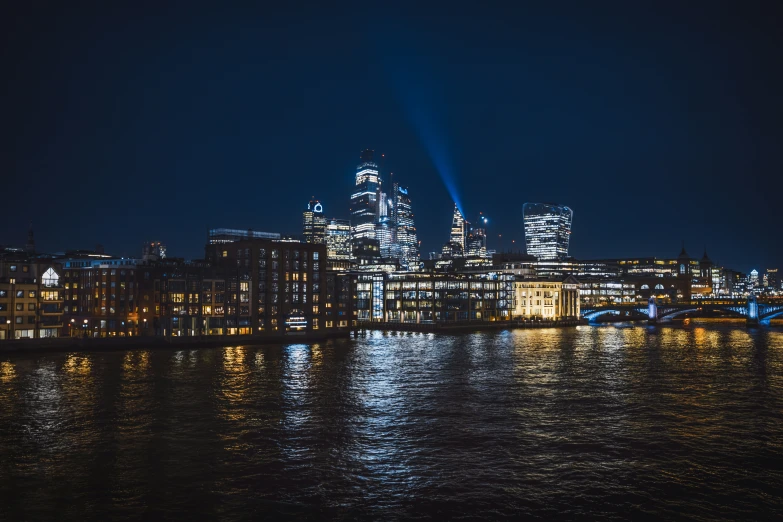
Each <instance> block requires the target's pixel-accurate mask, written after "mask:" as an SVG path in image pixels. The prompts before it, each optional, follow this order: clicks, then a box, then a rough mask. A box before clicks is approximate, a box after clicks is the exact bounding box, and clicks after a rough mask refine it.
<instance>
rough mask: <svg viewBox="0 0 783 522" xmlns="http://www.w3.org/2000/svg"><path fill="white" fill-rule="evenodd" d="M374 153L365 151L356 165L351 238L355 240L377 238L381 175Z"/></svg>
mask: <svg viewBox="0 0 783 522" xmlns="http://www.w3.org/2000/svg"><path fill="white" fill-rule="evenodd" d="M374 155H375V151H373V150H370V149H367V150H365V151H363V152H362V153H361V156H360V160H359V166H358V167H356V178H355V181H356V185H355V187H354V191H353V194H351V239H352V241H354V242H356V241H358V240H359V239H375V225H376V223H377V221H378V214H379V212H378V210H379V209H378V195H379V193H380V190H381V177H380V172H379V170H378V164H377V163H375V161H374Z"/></svg>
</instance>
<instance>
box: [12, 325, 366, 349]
mask: <svg viewBox="0 0 783 522" xmlns="http://www.w3.org/2000/svg"><path fill="white" fill-rule="evenodd" d="M350 334H351V332H350V330H348V329H341V330H336V331H330V332H287V333H277V332H275V333H268V334H260V335H211V336H200V337H199V336H191V337H171V338H167V337H146V336H138V337H99V338H94V337H86V338H79V337H57V338H49V339H12V340H2V341H0V353H6V352H63V351H66V352H72V351H85V352H90V351H112V350H129V349H134V350H148V349H152V348H174V349H177V350H181V349H190V348H214V347H220V346H234V345H244V346H252V345H263V344H295V343H315V342H320V341H326V340H328V339H335V338H347V337H349V336H350Z"/></svg>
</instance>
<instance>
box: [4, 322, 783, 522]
mask: <svg viewBox="0 0 783 522" xmlns="http://www.w3.org/2000/svg"><path fill="white" fill-rule="evenodd" d="M782 372H783V330H780V329H777V330H774V329H773V330H764V329H761V330H756V331H750V332H749V331H746V330H745V329H744V328H742V327H738V328H732V327H729V326H726V325H711V326H707V327H698V326H696V327H686V328H648V327H630V326H623V325H620V326H606V327H579V328H575V329H563V330H555V329H552V330H519V331H513V332H498V333H480V334H473V335H459V336H450V335H441V336H435V335H432V334H411V335H407V334H399V335H397V334H390V335H382V334H374V335H371V336H370V337H367V338H366V339H360V340H358V341H348V340H341V341H335V342H328V343H322V344H316V345H310V346H308V345H290V346H264V347H231V348H224V349H198V350H183V351H173V350H172V351H166V350H160V351H128V352H113V353H94V354H89V353H72V354H37V355H26V356H11V355H0V498H1V499H2V501H1V502H0V519H2V520H38V519H79V520H84V519H87V520H106V519H109V518H111V519H144V520H162V519H188V520H245V519H254V520H258V519H279V518H299V519H324V518H343V519H355V518H359V519H384V520H389V519H410V518H417V519H422V520H439V519H446V518H451V519H454V518H466V519H472V518H482V519H502V518H507V519H518V518H521V517H527V518H541V519H551V518H558V519H584V518H587V517H589V518H599V517H600V518H603V519H605V520H611V519H628V518H634V519H640V518H647V519H662V518H664V519H671V518H676V519H694V520H716V519H733V520H737V519H746V520H747V519H770V518H775V517H780V516H782V515H783V501H782V500H781V499H782V498H783V471H781V470H783V376H782Z"/></svg>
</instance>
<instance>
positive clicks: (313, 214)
mask: <svg viewBox="0 0 783 522" xmlns="http://www.w3.org/2000/svg"><path fill="white" fill-rule="evenodd" d="M302 234H303V235H304V242H305V243H315V244H317V245H322V244H324V243H325V242H326V217H324V207H323V205H321V202H320V201H316V200H312V201H310V202H309V203H308V204H307V208H306V209H305V211H304V212H302Z"/></svg>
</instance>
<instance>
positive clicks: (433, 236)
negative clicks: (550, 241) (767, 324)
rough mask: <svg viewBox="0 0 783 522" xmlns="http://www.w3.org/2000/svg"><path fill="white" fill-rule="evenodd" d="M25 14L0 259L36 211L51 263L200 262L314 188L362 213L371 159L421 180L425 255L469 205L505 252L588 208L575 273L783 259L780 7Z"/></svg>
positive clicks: (285, 219) (114, 9) (6, 147)
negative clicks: (565, 209)
mask: <svg viewBox="0 0 783 522" xmlns="http://www.w3.org/2000/svg"><path fill="white" fill-rule="evenodd" d="M15 3H18V4H28V5H27V6H26V7H23V8H22V7H19V6H17V7H15V8H14V9H15V11H8V9H9V6H8V5H6V6H5V7H3V8H1V9H2V12H0V27H2V44H3V45H2V51H0V52H2V71H3V81H2V82H0V92H1V93H2V96H0V111H2V113H0V117H1V118H2V122H3V125H2V127H3V134H4V138H3V146H2V150H3V151H4V152H3V153H2V154H1V155H0V156H1V158H2V159H1V160H0V161H2V164H0V172H2V175H1V176H2V177H1V178H0V179H1V181H2V189H3V198H2V202H3V203H2V208H3V210H4V212H3V219H2V220H0V243H2V244H14V245H19V246H21V245H23V244H24V242H25V240H26V231H27V225H28V222H29V221H30V220H32V221H33V223H34V227H35V234H36V241H37V246H38V249H39V250H41V251H49V252H55V251H62V250H65V249H69V248H93V247H94V246H95V244H97V243H102V244H103V245H105V247H106V250H107V251H108V252H111V253H116V254H124V255H132V256H138V255H140V252H141V243H142V242H143V241H144V240H159V241H162V242H164V243H166V244H167V245H168V248H169V254H170V255H173V256H182V257H186V258H197V257H201V256H202V255H203V245H204V242H205V237H206V230H207V229H208V228H209V227H219V226H226V227H237V228H243V229H244V228H253V229H255V230H266V231H279V232H282V233H284V234H299V233H301V211H302V210H303V208H304V206H305V205H306V204H307V202H308V201H309V199H310V198H311V197H312V196H315V197H316V198H318V199H320V200H321V201H322V202H323V204H324V208H325V212H326V214H327V215H328V216H330V217H331V216H334V217H343V218H347V217H348V207H349V197H350V193H351V189H352V185H353V176H354V172H355V167H356V164H357V162H358V159H359V153H360V151H361V150H362V149H364V148H373V149H375V150H376V151H377V152H378V153H383V154H385V171H386V172H387V173H388V172H389V171H391V172H393V173H394V176H395V178H396V179H397V180H399V182H400V183H401V184H403V185H408V186H409V188H410V194H411V198H412V202H413V206H414V212H415V215H416V224H417V227H418V231H419V237H420V239H421V240H422V253H423V255H424V256H426V253H427V252H429V251H432V250H440V247H441V246H442V244H443V243H444V242H445V241H446V240H447V238H448V234H449V227H450V224H451V212H452V207H453V200H454V199H457V200H458V202H459V204H460V206H461V207H462V208H463V210H464V211H465V213H466V215H467V218H468V219H472V218H474V217H475V216H476V215H477V214H478V212H479V211H483V212H484V213H485V214H486V215H488V216H489V218H490V245H489V246H490V248H503V249H509V248H511V247H512V243H511V241H512V240H516V243H514V244H513V247H514V248H515V249H517V248H523V238H524V235H523V230H522V214H521V213H522V204H523V203H524V202H525V201H545V202H557V203H563V204H567V205H569V206H571V207H572V208H573V209H574V225H573V235H572V242H571V254H572V255H574V256H575V257H577V258H580V259H589V258H599V257H617V256H637V255H638V256H643V255H650V256H652V255H656V256H660V257H669V256H672V257H673V256H676V255H677V254H678V253H679V250H680V244H681V241H682V240H685V242H686V247H687V249H688V251H689V252H690V253H691V255H698V256H701V254H702V251H703V248H704V246H705V245H706V246H707V249H708V251H709V254H710V256H711V257H712V258H713V260H715V261H717V262H719V263H721V264H723V265H725V266H728V267H733V268H735V269H739V270H743V271H748V270H750V269H751V268H757V269H759V270H763V269H765V268H768V267H776V266H779V267H780V268H783V244H782V243H781V241H780V228H781V223H783V206H781V202H782V201H783V198H782V197H781V186H782V185H783V182H781V177H783V152H781V151H782V147H783V63H782V62H783V36H781V34H783V16H781V8H780V6H779V2H766V3H756V2H753V3H748V2H730V3H726V4H725V5H722V4H721V3H718V2H709V3H704V4H702V5H701V6H696V5H695V4H693V3H689V4H690V5H689V6H687V7H686V6H684V5H681V4H684V3H681V2H671V3H668V2H667V3H666V4H668V6H662V5H660V4H662V3H661V2H649V3H648V5H647V6H638V5H630V4H636V2H623V3H616V4H610V3H608V2H597V3H596V2H590V3H588V2H578V3H574V4H573V5H569V4H567V3H564V2H558V3H552V4H553V5H552V6H551V7H539V8H537V9H531V8H525V9H521V8H510V7H508V6H506V5H505V4H511V2H504V3H498V4H495V5H492V4H488V3H476V2H471V3H469V4H465V6H464V7H461V5H460V4H459V3H450V4H443V5H442V6H439V7H435V6H431V7H422V6H423V5H424V3H423V2H419V3H417V4H411V5H405V4H399V3H386V5H385V6H383V7H377V8H370V7H367V6H363V7H358V6H351V7H344V8H339V9H325V8H323V7H302V6H299V7H297V8H294V7H291V8H289V9H287V10H282V9H280V8H279V7H278V8H275V9H274V10H272V9H270V7H269V6H267V5H261V6H257V7H256V8H248V7H233V8H225V7H223V8H220V9H219V10H216V8H214V7H213V8H212V9H209V10H208V9H196V8H194V7H193V6H194V5H196V4H194V3H180V4H177V3H173V2H172V3H169V2H166V4H167V5H166V7H161V6H160V5H157V3H133V4H132V7H130V5H131V4H130V3H129V4H128V5H129V7H124V8H123V7H118V5H113V6H107V5H100V4H98V3H96V4H95V5H94V6H92V7H89V8H87V7H79V6H74V5H57V4H52V5H50V6H46V5H45V4H44V3H38V2H15ZM110 3H112V4H115V3H114V2H110ZM8 4H10V2H9V3H8ZM30 4H35V7H33V6H31V5H30ZM161 4H162V3H161ZM260 4H265V3H260ZM371 4H374V3H371ZM626 4H628V5H626ZM749 4H752V5H749ZM85 5H87V4H81V6H85ZM270 5H271V4H270ZM20 9H22V10H20ZM498 234H502V236H503V238H502V241H503V242H502V243H501V242H500V241H501V240H499V238H498Z"/></svg>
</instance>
